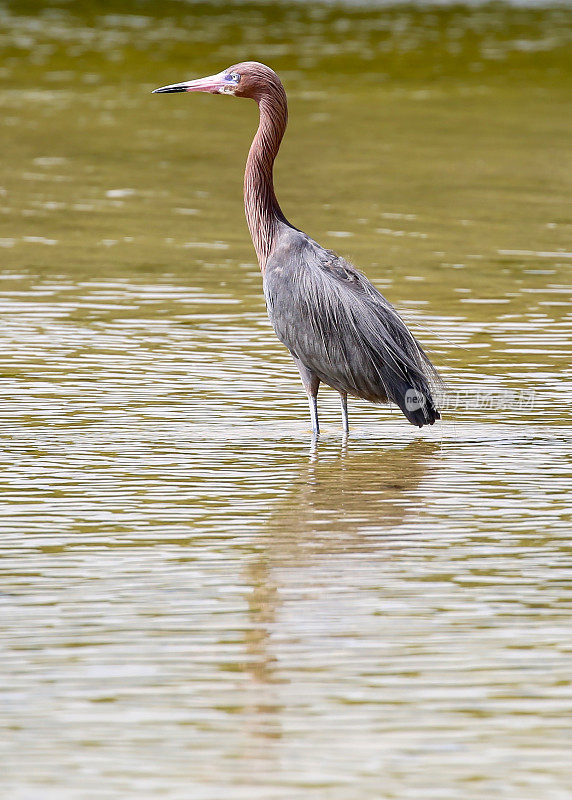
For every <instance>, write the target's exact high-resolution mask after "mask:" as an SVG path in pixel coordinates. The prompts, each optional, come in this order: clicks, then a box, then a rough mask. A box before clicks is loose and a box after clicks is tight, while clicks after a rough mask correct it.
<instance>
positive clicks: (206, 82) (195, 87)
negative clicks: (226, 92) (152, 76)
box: [153, 72, 225, 94]
mask: <svg viewBox="0 0 572 800" xmlns="http://www.w3.org/2000/svg"><path fill="white" fill-rule="evenodd" d="M224 88H225V79H224V72H218V73H217V74H216V75H209V76H208V77H207V78H198V79H197V80H195V81H183V82H182V83H171V84H170V85H169V86H161V87H160V88H159V89H153V94H160V93H161V92H211V93H212V94H219V93H220V92H221V91H222V90H223V89H224Z"/></svg>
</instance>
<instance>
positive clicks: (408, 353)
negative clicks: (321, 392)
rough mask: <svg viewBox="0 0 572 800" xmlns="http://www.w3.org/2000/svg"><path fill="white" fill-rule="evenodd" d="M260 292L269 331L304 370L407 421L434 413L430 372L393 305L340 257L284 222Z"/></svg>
mask: <svg viewBox="0 0 572 800" xmlns="http://www.w3.org/2000/svg"><path fill="white" fill-rule="evenodd" d="M264 293H265V296H266V304H267V307H268V314H269V317H270V321H271V322H272V325H273V327H274V330H275V332H276V335H277V336H278V338H279V339H280V341H281V342H282V343H283V344H285V345H286V347H287V348H288V350H289V351H290V353H291V354H292V356H293V357H294V359H295V360H296V361H297V362H300V363H301V364H302V365H303V366H304V368H305V370H306V373H307V374H309V375H312V376H315V378H316V379H317V380H319V381H322V382H323V383H325V384H327V385H328V386H331V387H332V388H333V389H336V390H337V391H338V392H342V393H347V394H349V395H352V396H354V397H361V398H363V399H364V400H369V401H370V402H373V403H386V402H388V401H392V402H394V403H396V404H397V405H398V406H399V408H400V409H401V410H402V412H403V413H404V415H405V416H406V417H407V419H408V420H409V421H410V422H411V423H412V424H413V425H418V426H419V427H421V426H423V425H432V424H433V423H434V422H435V420H436V419H439V417H440V415H439V412H438V410H437V407H436V403H435V401H434V398H433V391H432V389H433V387H434V386H435V385H436V384H438V382H439V376H438V374H437V372H436V370H435V369H434V367H433V366H432V364H431V362H430V361H429V359H428V357H427V356H426V355H425V353H424V352H423V350H422V348H421V346H420V345H419V343H418V342H417V340H416V339H415V337H414V336H413V335H412V334H411V333H410V331H409V330H408V329H407V327H406V325H405V323H404V322H403V320H402V319H401V317H400V316H399V314H398V313H397V311H396V310H395V309H394V308H393V306H392V305H391V304H390V303H389V302H388V301H387V300H386V299H385V297H383V295H382V294H381V293H380V292H379V291H378V290H377V289H376V288H375V286H373V285H372V284H371V283H370V282H369V281H368V279H367V278H366V277H365V275H363V274H362V273H361V272H359V271H358V270H357V269H355V267H353V266H352V265H351V264H349V263H348V262H347V261H344V259H343V258H340V256H338V255H336V254H335V253H334V252H332V251H331V250H326V249H325V248H323V247H321V246H320V245H319V244H317V243H316V242H315V241H314V240H313V239H311V238H310V237H309V236H307V235H306V234H305V233H303V232H302V231H299V230H297V229H296V228H293V227H291V226H290V225H289V224H288V223H285V222H284V223H282V224H281V225H280V228H279V230H278V231H277V236H276V244H275V247H274V250H273V252H272V254H271V255H270V257H269V259H268V261H267V263H266V268H265V270H264ZM416 398H417V400H416Z"/></svg>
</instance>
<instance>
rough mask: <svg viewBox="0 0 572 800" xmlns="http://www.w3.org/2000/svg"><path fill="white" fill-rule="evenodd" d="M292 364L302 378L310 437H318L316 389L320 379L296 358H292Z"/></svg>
mask: <svg viewBox="0 0 572 800" xmlns="http://www.w3.org/2000/svg"><path fill="white" fill-rule="evenodd" d="M294 363H295V364H296V366H297V367H298V372H299V373H300V377H301V378H302V383H303V385H304V389H305V390H306V394H307V395H308V404H309V406H310V419H311V421H312V435H313V436H319V435H320V423H319V422H318V387H319V386H320V379H319V378H318V377H317V376H316V375H314V373H313V372H312V371H311V370H309V369H308V367H305V366H304V364H302V362H301V361H300V360H299V359H298V358H294Z"/></svg>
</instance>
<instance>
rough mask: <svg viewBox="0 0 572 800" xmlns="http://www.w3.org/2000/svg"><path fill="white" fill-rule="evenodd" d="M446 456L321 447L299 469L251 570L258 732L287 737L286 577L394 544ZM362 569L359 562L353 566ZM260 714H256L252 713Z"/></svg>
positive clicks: (250, 652) (249, 642) (414, 446)
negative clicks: (283, 685) (283, 722)
mask: <svg viewBox="0 0 572 800" xmlns="http://www.w3.org/2000/svg"><path fill="white" fill-rule="evenodd" d="M438 450H439V445H438V444H437V443H435V442H430V441H426V440H423V439H417V440H414V441H413V442H411V443H410V444H408V445H407V446H405V447H402V448H395V449H390V448H387V449H379V448H373V447H371V446H369V449H367V450H364V449H363V448H362V449H359V450H358V449H356V450H355V451H353V450H352V443H351V442H350V443H349V445H346V444H345V443H344V444H342V447H341V450H340V449H339V444H338V445H337V449H336V450H332V449H331V448H329V447H328V446H325V447H322V446H321V445H320V444H318V446H317V447H316V448H313V449H312V450H311V452H310V456H309V458H308V456H307V455H306V456H304V460H303V461H302V460H301V461H300V466H299V474H298V477H297V478H295V479H294V481H293V484H292V489H291V491H290V492H289V493H288V495H287V496H286V497H285V498H284V499H283V500H282V502H281V503H279V505H278V506H277V507H276V508H275V509H274V511H273V513H272V515H271V517H270V518H269V520H268V524H267V527H266V530H265V532H264V534H263V537H262V540H261V541H260V542H259V547H260V552H259V555H258V556H257V557H255V558H254V559H253V560H251V561H250V562H249V564H248V567H247V569H246V574H245V582H246V583H247V584H248V585H250V587H251V592H250V595H249V609H248V614H249V622H250V624H249V626H248V631H247V635H246V637H245V649H246V656H247V657H246V659H245V664H246V667H245V671H246V672H248V673H249V674H250V677H251V679H252V680H253V683H255V685H257V687H258V690H257V692H256V695H257V697H258V700H259V702H257V704H256V709H255V711H256V713H255V715H254V717H255V719H256V721H255V722H253V724H254V728H255V730H253V731H252V732H253V733H255V734H256V735H257V736H262V737H263V738H264V739H268V738H279V737H280V724H279V718H280V702H279V700H278V692H277V691H276V692H274V689H275V688H276V684H277V683H279V682H280V676H279V674H278V670H277V660H276V656H275V654H274V653H273V648H272V645H271V635H272V631H273V630H275V628H276V625H277V619H278V617H279V613H280V597H281V589H282V588H283V587H282V586H281V576H282V580H284V575H285V573H284V569H287V570H288V573H289V574H290V575H291V574H292V573H291V570H294V572H295V573H297V572H298V571H299V569H300V568H301V567H302V566H309V565H312V564H313V563H314V564H315V563H317V562H321V561H322V560H323V558H324V557H327V556H329V555H336V554H342V553H348V554H350V553H353V554H356V553H363V554H364V558H366V557H367V553H368V552H369V553H371V552H372V550H377V549H379V548H381V547H383V546H384V543H387V542H391V543H392V546H394V545H395V540H396V536H398V535H399V528H400V526H402V524H403V523H404V522H405V521H406V520H407V519H408V518H410V517H411V516H412V515H413V514H414V513H416V512H417V511H418V510H419V504H420V502H421V501H420V499H419V492H418V490H419V486H420V484H421V482H422V481H423V479H424V478H425V477H426V476H427V474H428V471H429V467H430V465H431V464H432V462H434V458H435V456H436V454H437V452H438ZM354 564H355V561H354ZM253 710H254V709H253Z"/></svg>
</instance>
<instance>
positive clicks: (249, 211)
mask: <svg viewBox="0 0 572 800" xmlns="http://www.w3.org/2000/svg"><path fill="white" fill-rule="evenodd" d="M255 99H256V100H257V102H258V106H259V109H260V123H259V125H258V130H257V131H256V135H255V137H254V139H253V141H252V145H251V147H250V152H249V153H248V159H247V161H246V171H245V173H244V208H245V211H246V221H247V222H248V228H249V230H250V235H251V236H252V242H253V244H254V249H255V250H256V255H257V257H258V263H259V264H260V268H261V270H262V271H264V268H265V267H266V262H267V261H268V258H269V257H270V255H271V254H272V251H273V249H274V245H275V241H276V235H277V232H278V227H279V224H280V222H286V218H285V216H284V214H283V213H282V210H281V208H280V206H279V205H278V200H277V199H276V194H275V193H274V181H273V177H272V167H273V164H274V159H275V158H276V154H277V153H278V148H279V147H280V142H281V141H282V137H283V136H284V131H285V130H286V124H287V122H288V104H287V102H286V92H285V91H284V88H283V86H282V84H281V83H279V82H278V83H276V84H272V85H270V86H268V87H265V89H264V91H263V92H262V93H261V95H260V97H259V98H255Z"/></svg>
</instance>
